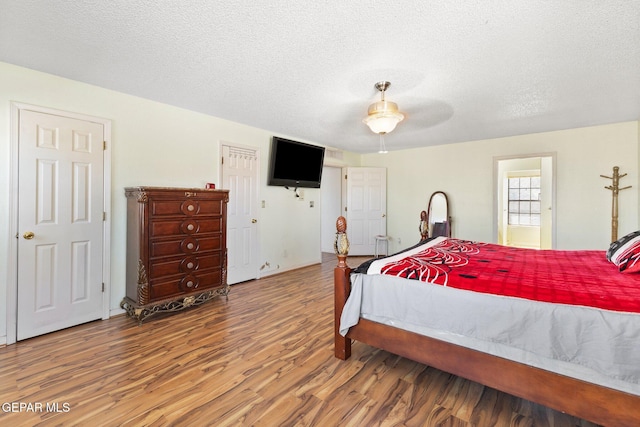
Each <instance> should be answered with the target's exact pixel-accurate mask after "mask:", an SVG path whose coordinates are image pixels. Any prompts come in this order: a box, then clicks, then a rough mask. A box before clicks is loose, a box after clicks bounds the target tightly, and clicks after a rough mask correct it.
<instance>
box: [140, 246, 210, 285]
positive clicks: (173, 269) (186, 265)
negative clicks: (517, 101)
mask: <svg viewBox="0 0 640 427" xmlns="http://www.w3.org/2000/svg"><path fill="white" fill-rule="evenodd" d="M220 265H222V253H221V252H220V251H218V252H211V253H209V254H206V255H198V256H193V255H192V256H186V257H180V258H171V259H167V260H158V261H156V262H154V263H152V264H151V266H150V267H149V279H151V280H154V279H157V278H160V277H162V276H173V275H176V274H199V273H200V272H203V271H205V270H211V269H215V268H217V269H220Z"/></svg>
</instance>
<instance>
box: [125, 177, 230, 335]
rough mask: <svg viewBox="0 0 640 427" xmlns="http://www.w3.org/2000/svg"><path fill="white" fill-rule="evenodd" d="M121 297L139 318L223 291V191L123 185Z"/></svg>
mask: <svg viewBox="0 0 640 427" xmlns="http://www.w3.org/2000/svg"><path fill="white" fill-rule="evenodd" d="M125 195H126V196H127V271H126V281H127V284H126V296H125V298H124V299H123V300H122V302H121V303H120V307H122V308H123V309H125V310H126V312H127V314H128V315H129V316H131V317H133V318H135V319H137V320H138V321H139V322H142V321H143V320H144V319H145V318H147V317H149V316H151V315H153V314H155V313H159V312H167V311H178V310H182V309H185V308H187V307H192V306H194V305H199V304H202V303H204V302H206V301H208V300H210V299H212V298H215V297H217V296H219V295H224V296H226V295H227V294H228V293H229V286H228V285H227V241H226V229H227V202H228V201H229V191H228V190H208V189H207V190H205V189H201V188H161V187H128V188H125Z"/></svg>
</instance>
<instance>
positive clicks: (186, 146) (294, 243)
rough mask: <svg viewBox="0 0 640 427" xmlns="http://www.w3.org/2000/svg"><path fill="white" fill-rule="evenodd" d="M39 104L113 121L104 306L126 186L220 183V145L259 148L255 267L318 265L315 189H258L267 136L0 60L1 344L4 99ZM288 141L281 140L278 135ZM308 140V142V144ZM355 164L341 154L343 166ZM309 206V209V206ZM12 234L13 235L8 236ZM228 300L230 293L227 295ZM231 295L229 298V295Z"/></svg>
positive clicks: (115, 278)
mask: <svg viewBox="0 0 640 427" xmlns="http://www.w3.org/2000/svg"><path fill="white" fill-rule="evenodd" d="M11 101H15V102H20V103H26V104H32V105H39V106H45V107H49V108H55V109H60V110H64V111H71V112H77V113H82V114H87V115H92V116H97V117H102V118H107V119H110V120H112V123H113V127H112V147H111V149H112V180H111V186H112V196H111V199H112V218H111V227H112V228H111V231H112V232H111V263H112V264H111V301H110V306H111V308H112V310H113V312H119V311H120V309H119V303H120V300H121V299H122V297H123V296H124V293H125V284H124V280H125V275H124V271H125V233H126V222H125V215H126V211H125V197H124V191H123V188H124V187H127V186H138V185H151V186H185V187H204V184H205V183H206V182H216V183H219V179H220V176H219V174H220V170H219V166H218V159H219V144H220V142H221V141H225V142H230V143H235V144H242V145H245V146H251V147H255V148H257V149H258V150H259V151H260V155H261V166H260V173H261V176H260V179H261V181H262V183H263V184H262V185H260V187H259V190H258V193H259V195H258V197H259V200H264V201H265V206H266V207H265V208H259V212H258V214H259V218H258V220H259V224H260V254H259V265H262V264H265V263H266V262H268V263H269V265H270V266H271V267H270V269H265V270H262V271H261V272H260V274H262V275H263V276H264V275H268V274H274V273H278V272H281V271H285V270H289V269H292V268H296V267H300V266H304V265H309V264H314V263H317V262H320V259H321V258H320V225H319V224H320V200H319V198H320V190H319V189H305V201H304V202H300V201H298V200H297V199H296V198H295V197H294V195H293V192H292V191H287V190H285V189H284V188H283V187H269V186H267V185H265V184H264V183H266V174H267V170H268V157H269V147H270V141H271V136H272V135H273V133H272V132H269V131H268V130H263V129H257V128H253V127H249V126H244V125H241V124H238V123H233V122H230V121H227V120H222V119H218V118H215V117H211V116H207V115H204V114H199V113H195V112H192V111H188V110H184V109H180V108H176V107H172V106H169V105H165V104H161V103H157V102H152V101H149V100H145V99H141V98H137V97H134V96H129V95H125V94H122V93H118V92H114V91H110V90H106V89H102V88H99V87H96V86H91V85H87V84H83V83H79V82H76V81H72V80H68V79H63V78H60V77H56V76H52V75H49V74H44V73H40V72H36V71H33V70H29V69H25V68H21V67H16V66H13V65H10V64H6V63H1V62H0V277H1V278H0V344H2V342H4V341H5V337H6V316H7V314H6V303H5V302H6V301H7V298H6V291H7V288H6V286H7V277H6V275H5V274H6V272H7V262H8V261H7V258H8V250H9V239H10V234H11V233H10V230H9V218H10V212H9V200H10V198H9V190H10V188H9V185H10V184H9V176H10V175H9V174H10V172H9V170H10V166H11V165H10V159H9V154H10V102H11ZM283 136H285V137H286V136H287V135H283ZM311 142H312V141H311ZM353 160H355V161H359V156H357V155H352V154H348V155H347V156H346V162H347V163H348V162H350V161H353ZM310 201H314V202H315V207H314V208H310V207H309V202H310ZM14 232H15V231H14ZM232 295H233V294H232ZM232 297H233V296H230V298H232Z"/></svg>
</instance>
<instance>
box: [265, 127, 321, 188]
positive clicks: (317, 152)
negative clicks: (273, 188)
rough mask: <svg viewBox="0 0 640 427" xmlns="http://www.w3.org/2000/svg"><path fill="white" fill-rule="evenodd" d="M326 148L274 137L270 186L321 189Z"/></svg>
mask: <svg viewBox="0 0 640 427" xmlns="http://www.w3.org/2000/svg"><path fill="white" fill-rule="evenodd" d="M323 161H324V147H318V146H316V145H310V144H305V143H303V142H296V141H291V140H288V139H284V138H280V137H277V136H274V137H273V138H272V139H271V162H270V164H269V185H279V186H285V187H309V188H320V180H321V178H322V164H323Z"/></svg>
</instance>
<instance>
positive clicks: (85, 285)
mask: <svg viewBox="0 0 640 427" xmlns="http://www.w3.org/2000/svg"><path fill="white" fill-rule="evenodd" d="M103 141H104V125H103V124H101V123H94V122H90V121H85V120H79V119H75V118H70V117H62V116H59V115H55V114H46V113H42V112H35V111H28V110H20V113H19V135H18V230H19V231H18V291H17V299H18V305H17V339H18V340H21V339H26V338H29V337H33V336H36V335H40V334H45V333H48V332H52V331H55V330H59V329H63V328H67V327H70V326H74V325H78V324H80V323H85V322H88V321H91V320H95V319H100V318H101V317H102V314H103V297H104V294H103V292H104V290H103V283H102V277H103V271H102V268H103V227H104V224H103V217H104V194H103V191H104V175H103V173H104V164H103V159H104V145H103V144H104V142H103Z"/></svg>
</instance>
